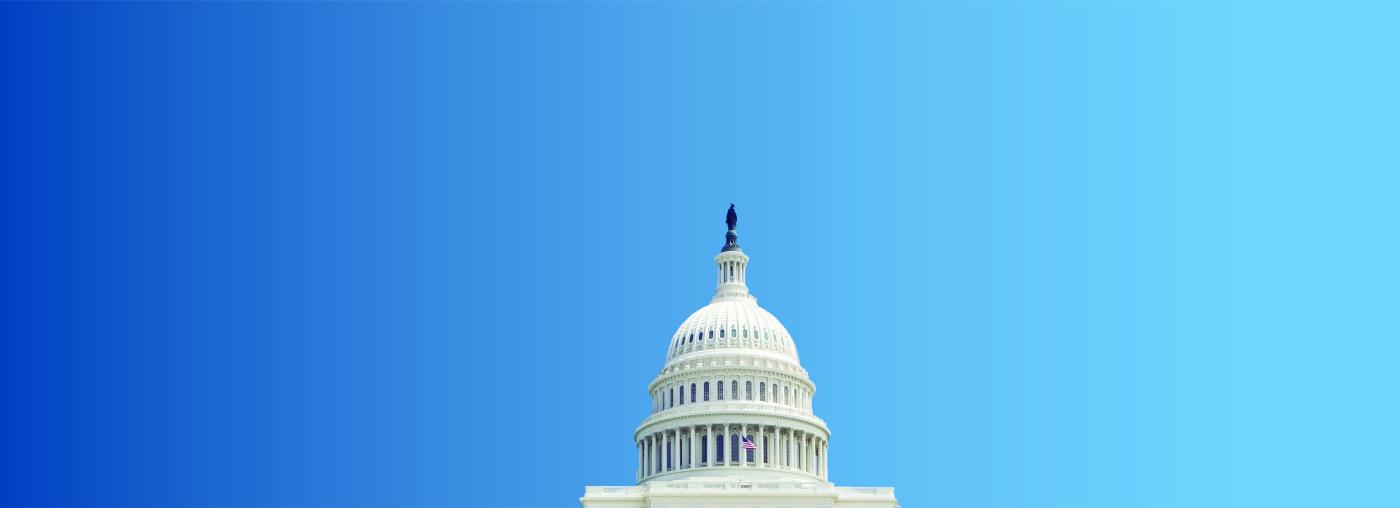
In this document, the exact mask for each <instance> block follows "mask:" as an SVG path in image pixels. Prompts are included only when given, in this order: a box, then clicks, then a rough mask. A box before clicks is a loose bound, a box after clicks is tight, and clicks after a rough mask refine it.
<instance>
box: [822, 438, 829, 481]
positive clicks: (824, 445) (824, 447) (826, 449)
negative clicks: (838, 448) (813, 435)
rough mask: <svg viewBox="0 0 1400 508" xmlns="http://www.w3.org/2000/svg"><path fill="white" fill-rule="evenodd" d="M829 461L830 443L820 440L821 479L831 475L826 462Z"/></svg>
mask: <svg viewBox="0 0 1400 508" xmlns="http://www.w3.org/2000/svg"><path fill="white" fill-rule="evenodd" d="M830 461H831V443H828V442H826V441H822V479H823V480H825V479H826V478H827V477H829V476H831V471H830V470H828V469H827V464H829V463H830Z"/></svg>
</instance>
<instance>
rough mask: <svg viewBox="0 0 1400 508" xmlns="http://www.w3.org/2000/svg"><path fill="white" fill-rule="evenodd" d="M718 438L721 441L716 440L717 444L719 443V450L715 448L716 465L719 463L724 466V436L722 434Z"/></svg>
mask: <svg viewBox="0 0 1400 508" xmlns="http://www.w3.org/2000/svg"><path fill="white" fill-rule="evenodd" d="M718 437H719V439H716V440H715V441H716V442H718V443H719V447H718V448H715V463H717V464H723V463H724V434H720V435H719V436H718Z"/></svg>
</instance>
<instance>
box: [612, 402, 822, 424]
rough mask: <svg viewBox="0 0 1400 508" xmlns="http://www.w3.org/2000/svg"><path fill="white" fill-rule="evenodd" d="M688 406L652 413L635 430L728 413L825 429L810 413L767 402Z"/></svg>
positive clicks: (710, 403)
mask: <svg viewBox="0 0 1400 508" xmlns="http://www.w3.org/2000/svg"><path fill="white" fill-rule="evenodd" d="M690 406H691V404H686V405H685V406H684V407H674V408H670V409H666V410H664V411H661V412H658V413H652V414H651V415H650V416H648V417H647V418H646V419H645V420H642V423H641V425H638V426H637V428H639V429H640V428H642V427H646V426H647V425H649V424H651V423H652V422H655V421H657V420H663V419H669V418H675V417H680V416H691V415H703V414H706V413H729V412H735V411H740V412H751V411H758V412H761V413H763V414H767V415H783V416H792V417H796V418H799V419H803V420H808V421H815V422H818V423H820V424H821V426H822V427H826V421H824V420H822V419H821V418H819V417H817V415H815V414H812V413H811V412H810V411H806V410H803V409H797V408H792V407H788V406H784V405H781V404H773V403H769V402H757V401H755V402H696V403H694V406H695V407H694V408H691V407H690Z"/></svg>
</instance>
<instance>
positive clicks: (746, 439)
mask: <svg viewBox="0 0 1400 508" xmlns="http://www.w3.org/2000/svg"><path fill="white" fill-rule="evenodd" d="M741 439H743V442H742V443H740V446H743V447H744V449H745V450H754V449H757V448H758V446H757V445H754V444H753V441H749V436H743V437H742V438H741Z"/></svg>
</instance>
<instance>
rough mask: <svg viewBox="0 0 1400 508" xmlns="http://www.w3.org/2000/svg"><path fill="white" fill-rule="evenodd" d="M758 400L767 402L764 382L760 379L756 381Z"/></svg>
mask: <svg viewBox="0 0 1400 508" xmlns="http://www.w3.org/2000/svg"><path fill="white" fill-rule="evenodd" d="M758 400H761V401H764V402H767V401H768V394H767V393H766V391H765V390H764V384H763V382H762V381H759V383H758Z"/></svg>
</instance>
